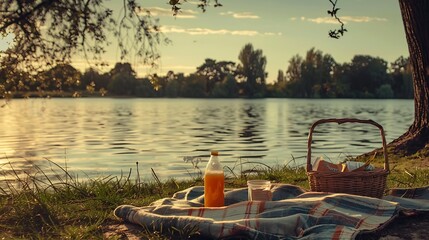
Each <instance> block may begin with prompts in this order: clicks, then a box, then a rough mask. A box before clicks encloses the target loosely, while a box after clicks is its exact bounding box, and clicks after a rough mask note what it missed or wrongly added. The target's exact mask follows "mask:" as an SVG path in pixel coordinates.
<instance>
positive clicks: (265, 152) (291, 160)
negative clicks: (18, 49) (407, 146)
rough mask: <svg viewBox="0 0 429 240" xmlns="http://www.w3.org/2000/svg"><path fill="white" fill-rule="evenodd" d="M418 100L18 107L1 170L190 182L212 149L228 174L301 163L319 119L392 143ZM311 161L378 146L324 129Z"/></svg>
mask: <svg viewBox="0 0 429 240" xmlns="http://www.w3.org/2000/svg"><path fill="white" fill-rule="evenodd" d="M413 109H414V108H413V101H412V100H344V99H341V100H338V99H336V100H297V99H260V100H246V99H110V98H89V99H86V98H78V99H13V100H12V101H10V102H9V103H8V104H7V105H6V106H4V107H3V108H1V109H0V112H1V115H0V129H1V131H0V139H1V140H0V170H2V171H10V170H11V168H12V167H13V168H14V169H15V170H16V171H26V172H31V171H35V166H39V167H41V168H44V169H50V168H55V167H53V166H52V164H49V162H48V161H47V160H46V159H49V160H51V161H53V162H55V163H57V164H59V165H61V166H62V167H64V168H67V170H68V171H71V172H73V173H74V174H77V175H78V176H79V177H80V178H86V177H96V176H105V175H116V176H120V175H121V174H124V175H128V172H129V171H130V169H133V170H132V171H135V169H136V162H138V163H139V172H140V175H141V177H143V178H151V168H152V169H153V170H154V171H155V172H156V173H157V175H158V177H160V178H162V179H168V178H171V177H174V178H183V177H189V176H190V174H194V173H196V172H197V171H196V170H195V169H194V168H193V165H192V163H191V162H186V161H184V159H188V160H189V159H194V160H200V161H202V162H200V163H199V164H198V165H197V166H198V167H200V168H204V166H205V162H206V161H207V160H208V157H209V153H210V150H211V149H217V150H219V151H220V153H221V159H222V161H223V163H224V165H227V166H229V167H230V168H231V169H238V168H239V167H238V166H237V164H238V163H240V162H242V163H243V162H247V163H246V164H247V165H246V164H245V167H247V168H252V164H253V163H252V162H260V163H264V164H267V165H277V164H289V165H292V166H296V165H301V164H304V163H305V161H306V159H305V156H306V154H307V135H308V130H309V128H310V126H311V124H312V123H313V122H314V121H316V120H318V119H321V118H343V117H346V118H352V117H353V118H361V119H372V120H374V121H377V122H378V123H380V124H381V125H383V127H384V129H385V131H386V138H387V141H391V140H393V139H395V138H396V137H398V136H400V135H401V134H402V133H404V132H405V131H406V130H407V129H408V127H409V125H410V124H411V123H412V120H413V114H414V110H413ZM316 130H317V132H315V133H314V140H315V141H314V144H313V145H312V150H313V156H314V157H316V156H324V157H325V158H330V159H340V160H342V159H341V158H344V156H345V155H355V154H360V153H364V152H367V151H370V150H373V149H374V148H376V147H380V146H381V137H380V135H379V131H378V129H377V128H375V127H373V126H372V125H359V124H348V125H347V124H345V125H341V126H338V125H336V124H326V125H320V126H319V127H318V128H317V129H316Z"/></svg>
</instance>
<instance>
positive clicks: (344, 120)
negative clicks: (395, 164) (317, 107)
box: [307, 118, 390, 172]
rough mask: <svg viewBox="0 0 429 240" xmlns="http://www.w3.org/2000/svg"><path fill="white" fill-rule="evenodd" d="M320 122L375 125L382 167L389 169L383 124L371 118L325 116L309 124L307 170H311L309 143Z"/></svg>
mask: <svg viewBox="0 0 429 240" xmlns="http://www.w3.org/2000/svg"><path fill="white" fill-rule="evenodd" d="M322 123H338V124H343V123H366V124H371V125H374V126H376V127H377V128H378V129H380V135H381V140H382V143H383V155H384V169H385V170H387V171H388V172H389V171H390V170H389V161H388V159H387V148H386V137H385V135H384V129H383V126H381V125H380V124H378V123H376V122H375V121H373V120H362V119H356V118H327V119H320V120H318V121H316V122H314V123H313V125H311V128H310V132H309V133H308V143H307V172H310V171H312V170H313V167H312V165H311V143H312V140H313V131H314V129H315V128H316V126H317V125H319V124H322Z"/></svg>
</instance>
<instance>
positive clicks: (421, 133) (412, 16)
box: [390, 0, 429, 155]
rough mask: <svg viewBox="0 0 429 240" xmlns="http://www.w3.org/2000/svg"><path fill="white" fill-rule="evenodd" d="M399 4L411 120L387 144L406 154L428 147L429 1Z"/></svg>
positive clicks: (407, 1)
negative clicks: (411, 96)
mask: <svg viewBox="0 0 429 240" xmlns="http://www.w3.org/2000/svg"><path fill="white" fill-rule="evenodd" d="M399 5H400V9H401V14H402V20H403V23H404V28H405V34H406V38H407V43H408V50H409V53H410V61H411V66H412V77H413V86H414V122H413V124H412V125H411V126H410V128H409V129H408V131H407V132H406V133H404V134H403V135H402V136H401V137H399V138H398V139H396V140H394V141H393V142H392V143H391V144H390V145H391V146H394V149H395V150H398V151H402V152H403V151H405V153H406V154H407V155H410V154H413V153H415V152H418V151H420V150H422V149H425V148H426V149H427V148H429V1H428V0H399ZM427 152H428V151H426V153H427Z"/></svg>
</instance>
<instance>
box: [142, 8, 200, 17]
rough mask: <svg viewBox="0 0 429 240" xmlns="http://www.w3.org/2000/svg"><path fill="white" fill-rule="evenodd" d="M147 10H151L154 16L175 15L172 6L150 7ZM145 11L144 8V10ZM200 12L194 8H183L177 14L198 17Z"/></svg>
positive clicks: (178, 15)
mask: <svg viewBox="0 0 429 240" xmlns="http://www.w3.org/2000/svg"><path fill="white" fill-rule="evenodd" d="M145 10H147V11H149V12H150V13H151V14H152V16H156V17H157V16H171V17H173V11H172V10H171V9H170V8H160V7H149V8H145ZM142 11H144V10H142ZM197 14H198V12H197V11H194V10H189V9H186V10H183V9H181V10H180V11H179V13H178V14H177V15H176V16H175V17H177V18H196V17H197Z"/></svg>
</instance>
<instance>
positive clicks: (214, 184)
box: [204, 151, 225, 207]
mask: <svg viewBox="0 0 429 240" xmlns="http://www.w3.org/2000/svg"><path fill="white" fill-rule="evenodd" d="M224 188H225V176H224V173H223V167H222V165H221V164H220V161H219V153H218V152H217V151H211V154H210V160H209V162H208V163H207V166H206V171H205V173H204V206H205V207H222V206H224Z"/></svg>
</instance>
